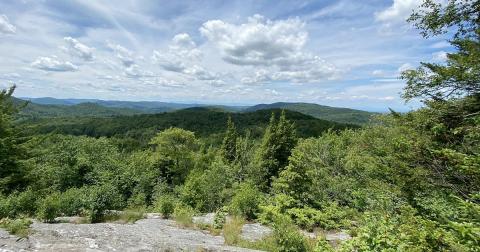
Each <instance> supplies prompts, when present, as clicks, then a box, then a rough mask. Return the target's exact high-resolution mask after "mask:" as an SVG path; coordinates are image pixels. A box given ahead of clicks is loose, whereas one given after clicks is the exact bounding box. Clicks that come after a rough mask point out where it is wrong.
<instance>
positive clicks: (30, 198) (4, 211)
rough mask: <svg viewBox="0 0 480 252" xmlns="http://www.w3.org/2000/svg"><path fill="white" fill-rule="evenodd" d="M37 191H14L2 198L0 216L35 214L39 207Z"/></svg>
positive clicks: (12, 216) (0, 199) (11, 216)
mask: <svg viewBox="0 0 480 252" xmlns="http://www.w3.org/2000/svg"><path fill="white" fill-rule="evenodd" d="M37 196H38V195H37V193H35V192H34V191H32V190H26V191H23V192H20V193H18V192H14V193H11V194H10V195H8V196H7V197H1V198H0V218H2V217H9V218H15V217H17V216H19V215H21V214H26V215H33V214H35V210H36V209H37Z"/></svg>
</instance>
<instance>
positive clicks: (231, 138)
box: [222, 116, 237, 162]
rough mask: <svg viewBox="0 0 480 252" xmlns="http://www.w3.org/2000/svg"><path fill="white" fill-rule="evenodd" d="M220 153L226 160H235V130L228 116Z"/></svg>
mask: <svg viewBox="0 0 480 252" xmlns="http://www.w3.org/2000/svg"><path fill="white" fill-rule="evenodd" d="M222 155H223V157H224V158H225V160H227V161H228V162H233V161H235V157H236V155H237V130H236V128H235V124H233V122H232V118H231V117H230V116H229V117H228V121H227V131H226V132H225V137H224V138H223V143H222Z"/></svg>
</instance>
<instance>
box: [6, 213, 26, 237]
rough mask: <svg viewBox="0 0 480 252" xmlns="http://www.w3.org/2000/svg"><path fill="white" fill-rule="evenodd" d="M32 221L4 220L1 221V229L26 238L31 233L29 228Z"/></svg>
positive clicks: (22, 219)
mask: <svg viewBox="0 0 480 252" xmlns="http://www.w3.org/2000/svg"><path fill="white" fill-rule="evenodd" d="M31 224H32V221H31V220H29V219H25V218H21V219H14V220H11V219H8V218H4V219H1V220H0V227H1V228H4V229H6V230H7V231H8V232H9V233H10V234H13V235H17V236H20V237H26V236H28V234H29V233H30V231H29V228H30V225H31Z"/></svg>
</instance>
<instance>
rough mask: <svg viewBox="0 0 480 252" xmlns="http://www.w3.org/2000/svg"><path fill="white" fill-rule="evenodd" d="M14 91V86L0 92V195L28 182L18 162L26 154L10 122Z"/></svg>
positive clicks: (25, 172)
mask: <svg viewBox="0 0 480 252" xmlns="http://www.w3.org/2000/svg"><path fill="white" fill-rule="evenodd" d="M14 90H15V86H13V87H11V88H9V89H8V90H1V91H0V193H11V192H12V191H14V190H16V189H20V188H24V186H25V185H26V183H27V182H28V181H27V179H26V174H27V173H28V171H27V167H25V166H24V165H23V164H22V163H21V162H20V161H21V159H23V158H24V157H25V155H26V153H25V150H24V149H23V148H22V147H21V146H20V143H21V142H20V137H19V136H18V131H17V129H16V128H15V127H14V125H13V122H12V120H13V116H14V114H15V113H16V112H17V109H16V108H15V106H14V104H13V102H12V95H13V91H14Z"/></svg>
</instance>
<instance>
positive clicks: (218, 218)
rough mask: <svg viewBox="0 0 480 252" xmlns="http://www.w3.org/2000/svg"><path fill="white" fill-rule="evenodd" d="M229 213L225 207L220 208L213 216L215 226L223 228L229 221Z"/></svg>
mask: <svg viewBox="0 0 480 252" xmlns="http://www.w3.org/2000/svg"><path fill="white" fill-rule="evenodd" d="M227 214H228V212H227V210H226V209H225V208H223V207H222V208H220V209H218V210H217V212H215V217H214V218H213V228H215V229H222V228H223V226H224V225H225V223H226V221H227Z"/></svg>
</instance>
